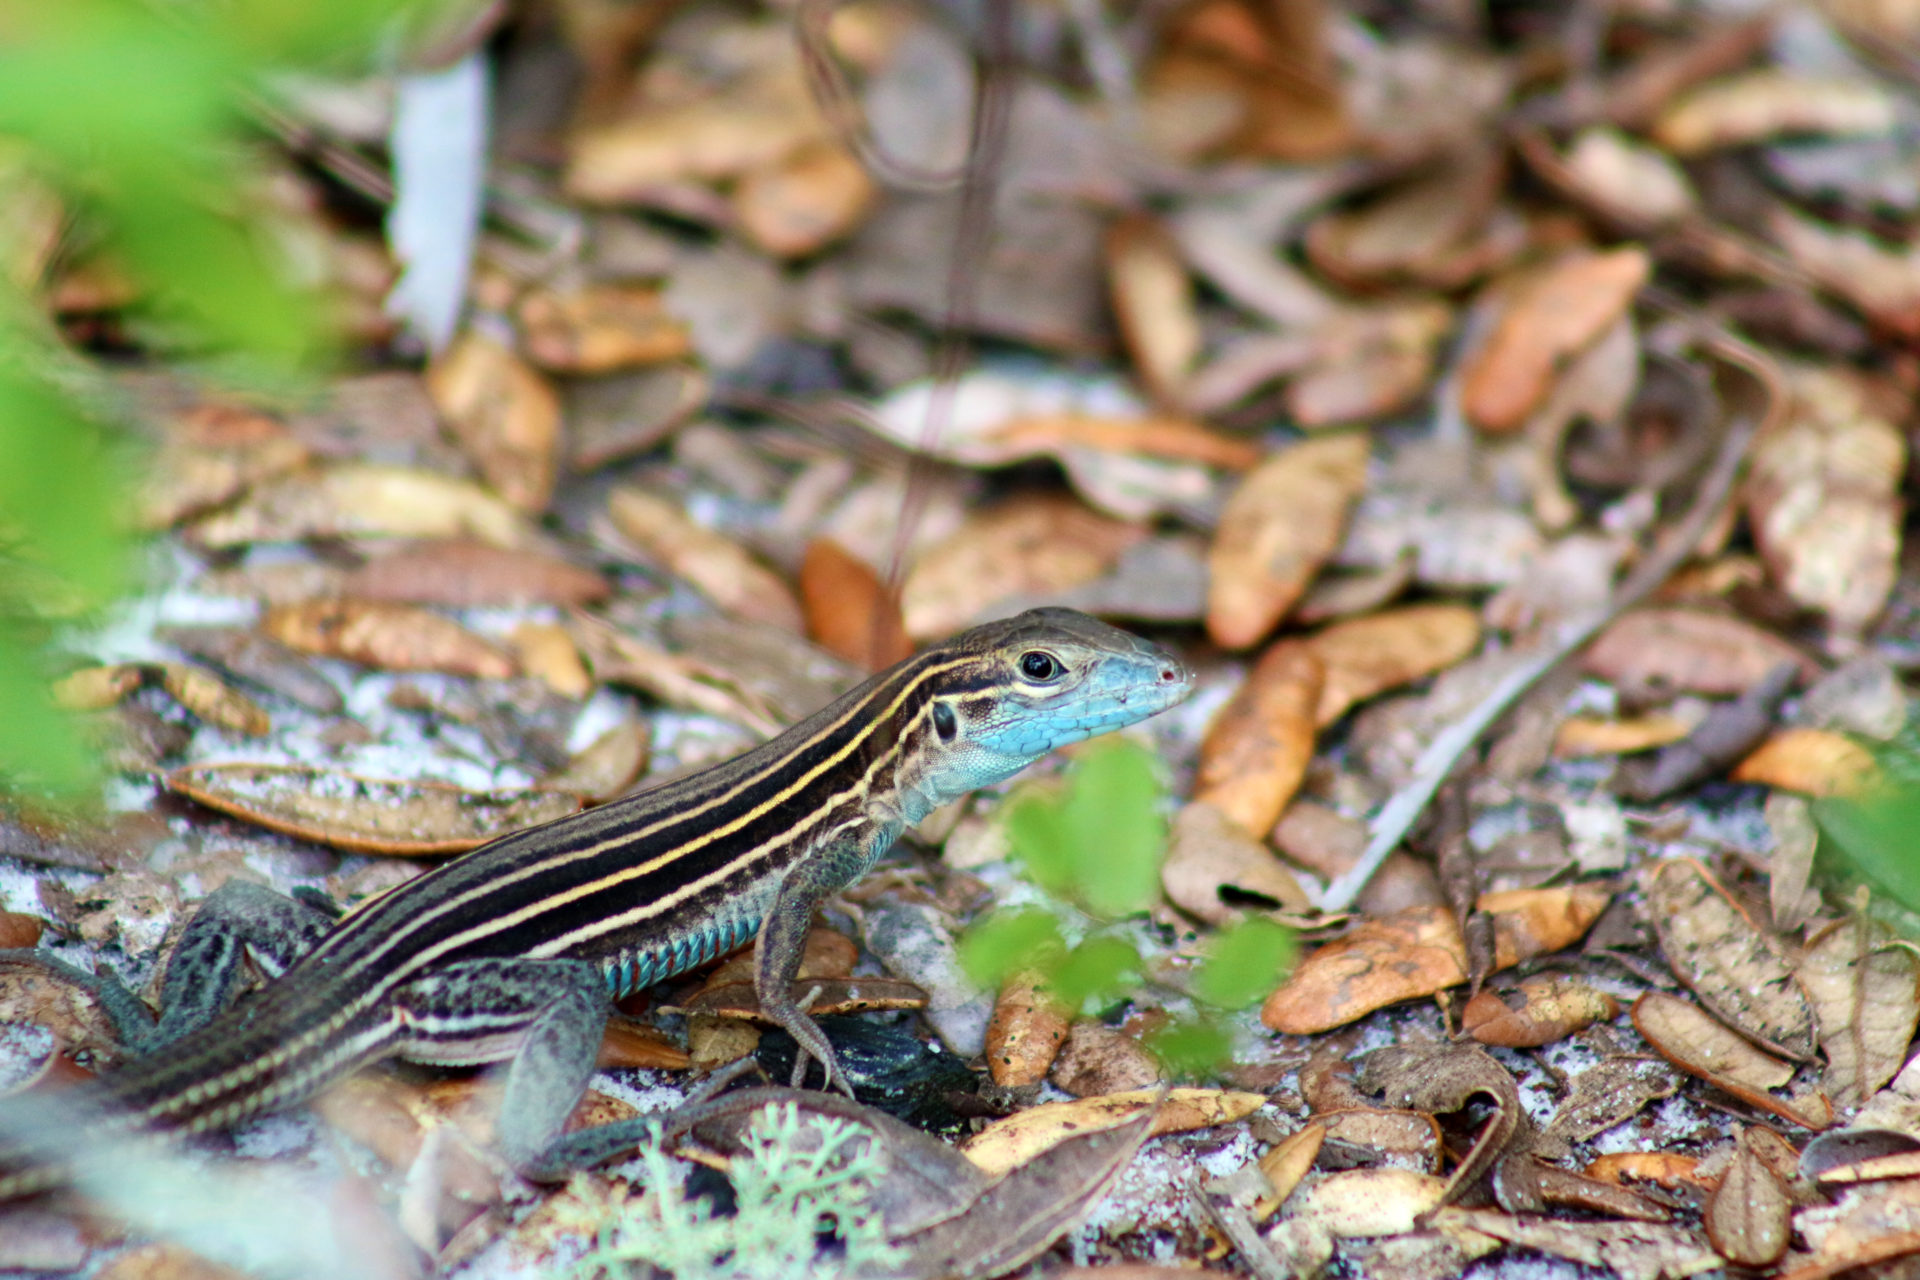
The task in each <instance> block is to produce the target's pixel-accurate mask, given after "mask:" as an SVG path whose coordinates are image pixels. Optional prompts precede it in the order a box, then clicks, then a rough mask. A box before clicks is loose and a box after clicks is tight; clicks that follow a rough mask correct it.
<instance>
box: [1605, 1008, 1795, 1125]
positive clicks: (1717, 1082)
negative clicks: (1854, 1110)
mask: <svg viewBox="0 0 1920 1280" xmlns="http://www.w3.org/2000/svg"><path fill="white" fill-rule="evenodd" d="M1633 1027H1634V1030H1636V1031H1638V1032H1639V1033H1640V1034H1641V1036H1643V1037H1644V1038H1645V1039H1646V1041H1647V1043H1648V1044H1650V1045H1652V1046H1653V1047H1654V1050H1655V1051H1656V1052H1658V1053H1659V1055H1660V1056H1661V1057H1663V1058H1665V1059H1666V1060H1667V1061H1668V1062H1671V1063H1672V1064H1673V1065H1674V1066H1676V1067H1678V1068H1680V1069H1681V1070H1682V1071H1685V1072H1686V1073H1687V1074H1689V1075H1694V1076H1698V1077H1700V1078H1701V1079H1702V1080H1705V1081H1707V1082H1708V1083H1709V1084H1711V1085H1713V1086H1714V1087H1715V1088H1718V1089H1724V1090H1725V1091H1726V1092H1728V1093H1730V1094H1732V1095H1733V1096H1734V1097H1736V1098H1739V1099H1740V1100H1741V1101H1742V1102H1745V1103H1747V1104H1748V1105H1750V1106H1755V1107H1759V1108H1760V1109H1761V1110H1763V1111H1766V1112H1768V1113H1770V1114H1772V1115H1776V1116H1779V1117H1780V1118H1781V1119H1783V1120H1786V1121H1788V1122H1790V1123H1792V1124H1797V1125H1799V1126H1801V1127H1802V1128H1806V1129H1824V1128H1826V1127H1827V1126H1828V1125H1829V1124H1831V1123H1833V1107H1832V1104H1831V1103H1829V1102H1828V1101H1827V1099H1826V1096H1825V1095H1824V1094H1818V1093H1816V1094H1811V1095H1808V1096H1805V1097H1800V1098H1795V1099H1793V1100H1792V1101H1782V1100H1781V1099H1779V1098H1776V1097H1774V1096H1773V1095H1772V1094H1771V1093H1769V1092H1767V1091H1768V1090H1769V1089H1776V1088H1779V1087H1780V1086H1781V1085H1784V1084H1785V1083H1786V1082H1787V1081H1789V1080H1791V1079H1792V1078H1793V1065H1792V1064H1791V1063H1787V1062H1782V1061H1780V1060H1779V1059H1778V1058H1772V1057H1769V1056H1767V1055H1766V1054H1764V1053H1762V1052H1761V1051H1760V1050H1758V1049H1756V1048H1754V1047H1753V1045H1751V1044H1749V1043H1748V1042H1747V1041H1746V1040H1745V1039H1743V1038H1742V1037H1741V1036H1740V1035H1738V1034H1737V1033H1736V1032H1734V1031H1732V1030H1730V1029H1729V1028H1727V1027H1725V1026H1723V1025H1721V1024H1720V1023H1718V1022H1716V1021H1714V1019H1713V1018H1711V1017H1709V1016H1708V1015H1707V1013H1706V1011H1705V1010H1703V1009H1701V1008H1700V1007H1699V1006H1697V1005H1695V1004H1693V1003H1692V1002H1691V1001H1688V1000H1682V999H1680V998H1679V997H1678V996H1670V995H1667V994H1666V993H1665V992H1661V991H1648V992H1645V993H1644V994H1642V995H1641V997H1640V998H1639V999H1638V1000H1636V1001H1634V1004H1633Z"/></svg>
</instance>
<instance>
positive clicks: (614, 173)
mask: <svg viewBox="0 0 1920 1280" xmlns="http://www.w3.org/2000/svg"><path fill="white" fill-rule="evenodd" d="M827 136H828V128H827V125H826V122H825V121H823V120H822V119H821V118H820V114H819V112H818V111H816V110H815V109H814V106H813V101H812V98H811V96H810V95H809V94H808V92H807V88H806V84H805V82H804V81H803V80H802V79H801V77H800V74H799V72H798V70H797V69H795V70H791V71H776V72H772V73H768V74H764V75H762V76H760V77H758V78H756V79H755V80H753V81H752V82H751V83H748V84H743V85H736V86H733V87H732V88H731V89H730V90H729V92H727V93H725V94H719V95H714V96H712V97H706V98H700V99H697V100H695V101H692V102H687V103H683V104H680V105H675V106H661V107H654V108H652V109H649V110H646V111H642V112H640V113H638V114H635V115H631V116H628V117H627V118H626V119H623V120H621V121H620V122H618V123H616V124H610V125H606V126H604V127H601V128H594V129H587V130H582V131H581V132H580V133H578V134H576V135H575V137H574V138H573V140H572V147H571V154H570V156H569V158H568V162H567V169H566V175H565V177H564V179H563V185H564V186H565V189H566V192H567V194H568V195H570V196H572V197H574V198H576V199H579V200H585V201H588V202H590V203H594V204H617V203H623V202H628V201H638V200H644V199H646V198H647V197H649V196H650V195H653V194H655V193H656V192H658V191H659V189H660V188H662V187H664V186H666V185H667V184H669V183H675V182H681V181H685V180H687V179H689V178H691V179H697V180H701V181H713V180H717V179H724V178H733V177H738V176H740V175H742V174H745V173H748V172H751V171H752V170H755V169H762V168H765V167H766V166H768V165H770V164H773V163H775V162H777V161H779V160H780V159H781V158H782V157H784V156H787V155H790V154H792V153H793V152H795V151H797V150H799V149H800V148H801V147H803V146H805V145H807V144H808V143H812V142H819V141H824V140H826V138H827Z"/></svg>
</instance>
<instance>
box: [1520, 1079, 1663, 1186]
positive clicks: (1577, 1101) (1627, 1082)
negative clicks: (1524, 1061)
mask: <svg viewBox="0 0 1920 1280" xmlns="http://www.w3.org/2000/svg"><path fill="white" fill-rule="evenodd" d="M1680 1083H1681V1078H1680V1075H1679V1073H1678V1072H1676V1071H1674V1069H1673V1068H1672V1067H1669V1066H1668V1065H1667V1064H1666V1063H1665V1062H1663V1061H1661V1060H1660V1059H1659V1058H1655V1057H1649V1056H1643V1055H1635V1056H1633V1057H1626V1056H1618V1057H1608V1058H1603V1059H1601V1060H1600V1061H1599V1062H1596V1063H1594V1064H1593V1065H1592V1066H1591V1067H1588V1068H1587V1069H1586V1070H1585V1071H1582V1072H1580V1073H1579V1074H1578V1075H1576V1076H1575V1077H1574V1078H1573V1088H1572V1090H1571V1091H1570V1092H1569V1093H1568V1094H1567V1096H1566V1098H1565V1099H1564V1100H1563V1101H1562V1102H1561V1103H1560V1105H1559V1106H1558V1107H1556V1108H1554V1112H1553V1118H1552V1119H1551V1120H1549V1121H1548V1122H1547V1124H1546V1127H1545V1128H1543V1129H1542V1130H1541V1131H1540V1133H1539V1135H1538V1136H1537V1137H1536V1138H1535V1139H1534V1143H1533V1152H1534V1154H1535V1155H1537V1156H1539V1157H1540V1158H1541V1159H1543V1160H1557V1159H1561V1158H1562V1157H1564V1156H1565V1155H1566V1154H1567V1153H1568V1152H1569V1151H1570V1150H1572V1148H1573V1144H1575V1143H1576V1142H1585V1141H1587V1140H1588V1139H1590V1138H1593V1137H1596V1136H1597V1135H1599V1134H1602V1133H1605V1132H1606V1131H1607V1130H1608V1129H1611V1128H1613V1127H1614V1126H1615V1125H1617V1124H1620V1123H1622V1122H1624V1121H1627V1120H1630V1119H1632V1118H1633V1117H1634V1116H1636V1115H1638V1114H1640V1112H1641V1111H1642V1110H1643V1109H1645V1108H1646V1107H1647V1106H1648V1105H1649V1104H1650V1103H1654V1102H1659V1101H1661V1100H1662V1099H1665V1098H1671V1097H1672V1096H1673V1095H1674V1094H1676V1093H1678V1092H1680Z"/></svg>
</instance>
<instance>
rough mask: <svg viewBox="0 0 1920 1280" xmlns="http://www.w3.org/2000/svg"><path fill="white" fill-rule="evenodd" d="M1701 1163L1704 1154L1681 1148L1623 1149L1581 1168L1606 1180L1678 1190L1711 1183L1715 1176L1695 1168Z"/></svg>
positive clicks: (1590, 1176)
mask: <svg viewBox="0 0 1920 1280" xmlns="http://www.w3.org/2000/svg"><path fill="white" fill-rule="evenodd" d="M1699 1167H1700V1157H1698V1156H1688V1155H1681V1154H1680V1153H1679V1152H1677V1151H1621V1152H1616V1153H1615V1154H1612V1155H1604V1156H1595V1157H1594V1158H1593V1160H1592V1161H1590V1162H1589V1163H1588V1165H1587V1167H1586V1168H1585V1169H1582V1170H1581V1172H1582V1173H1584V1174H1586V1175H1587V1176H1588V1177H1589V1178H1597V1179H1599V1180H1600V1181H1602V1182H1617V1183H1621V1184H1623V1185H1624V1184H1625V1183H1627V1182H1630V1181H1631V1182H1651V1183H1653V1184H1654V1185H1655V1186H1658V1187H1665V1188H1667V1189H1668V1190H1669V1191H1674V1190H1678V1189H1679V1188H1680V1187H1681V1186H1682V1185H1684V1184H1690V1185H1692V1186H1696V1187H1703V1188H1704V1187H1710V1186H1711V1185H1712V1180H1711V1179H1707V1178H1702V1177H1700V1176H1699V1175H1698V1174H1697V1173H1696V1172H1695V1170H1697V1169H1698V1168H1699Z"/></svg>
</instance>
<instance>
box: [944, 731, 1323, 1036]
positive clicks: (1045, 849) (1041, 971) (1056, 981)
mask: <svg viewBox="0 0 1920 1280" xmlns="http://www.w3.org/2000/svg"><path fill="white" fill-rule="evenodd" d="M1165 802H1166V791H1165V788H1164V786H1163V785H1162V784H1161V782H1160V778H1159V775H1158V772H1157V769H1156V767H1155V762H1154V759H1153V757H1152V755H1151V754H1149V753H1148V752H1147V751H1146V750H1144V749H1143V748H1141V747H1139V746H1136V745H1134V744H1133V743H1130V742H1127V741H1126V740H1124V739H1114V740H1110V741H1107V742H1102V743H1098V744H1096V745H1094V746H1092V747H1089V748H1088V749H1087V750H1086V751H1085V752H1083V753H1082V754H1081V756H1080V758H1079V759H1078V760H1077V761H1076V762H1075V764H1074V766H1073V768H1072V769H1071V770H1070V771H1069V772H1068V775H1067V778H1066V779H1065V781H1064V783H1063V784H1061V785H1060V786H1057V787H1044V786H1037V787H1030V788H1027V789H1025V790H1023V791H1022V792H1020V793H1019V794H1018V795H1016V796H1015V797H1014V798H1013V799H1012V800H1010V801H1009V802H1008V805H1007V814H1006V824H1007V835H1008V840H1009V844H1010V845H1011V849H1012V853H1013V856H1014V859H1015V860H1016V861H1017V862H1018V863H1019V864H1020V866H1021V868H1022V870H1023V871H1025V873H1026V874H1027V876H1028V877H1029V878H1030V879H1031V880H1032V881H1033V882H1034V883H1035V884H1037V885H1038V886H1040V887H1041V888H1042V889H1045V890H1046V891H1047V892H1048V893H1049V894H1050V895H1052V896H1053V897H1054V898H1055V899H1057V900H1059V902H1060V903H1061V904H1062V906H1061V907H1059V908H1042V907H1026V908H1022V909H1020V910H1016V911H1008V912H998V913H995V914H993V915H991V916H989V917H988V918H987V919H986V920H985V921H983V922H981V923H980V924H979V925H977V926H975V927H974V928H973V929H970V930H969V931H968V932H967V934H966V936H965V937H963V938H962V939H961V941H960V958H961V963H962V964H963V965H964V966H965V968H966V970H967V973H968V976H970V977H971V978H972V979H973V980H974V981H975V982H978V983H979V984H981V985H982V986H985V987H989V988H993V987H998V986H1000V985H1002V984H1003V983H1005V982H1006V981H1007V980H1008V979H1010V978H1012V977H1014V976H1016V975H1019V974H1029V975H1032V976H1033V977H1034V978H1036V979H1037V980H1038V982H1039V984H1040V985H1041V986H1042V987H1043V988H1045V989H1046V990H1047V991H1048V992H1049V993H1050V994H1051V995H1052V996H1053V998H1054V999H1055V1000H1057V1001H1058V1002H1059V1003H1060V1004H1061V1006H1063V1007H1064V1008H1066V1009H1067V1010H1068V1011H1069V1012H1071V1013H1076V1014H1077V1013H1081V1012H1084V1011H1086V1010H1087V1009H1089V1008H1090V1007H1092V1008H1098V1007H1100V1006H1103V1005H1106V1004H1110V1003H1111V1002H1112V1001H1114V1000H1115V999H1117V998H1119V997H1123V996H1125V995H1127V994H1128V993H1129V992H1130V991H1133V990H1135V989H1137V987H1138V986H1139V984H1140V983H1141V982H1143V981H1144V978H1143V974H1144V971H1145V966H1144V963H1143V962H1142V960H1141V957H1140V952H1139V949H1138V948H1137V947H1135V946H1134V944H1133V943H1132V942H1131V941H1130V940H1128V939H1127V938H1125V937H1123V936H1120V934H1119V933H1118V932H1117V931H1116V926H1118V924H1119V923H1120V922H1121V921H1122V920H1124V919H1125V918H1127V917H1128V916H1132V915H1138V914H1139V913H1141V912H1143V911H1146V910H1147V909H1148V908H1150V907H1151V906H1152V905H1153V904H1154V903H1155V902H1156V901H1157V900H1158V898H1159V891H1160V867H1161V864H1162V863H1163V862H1164V860H1165V857H1166V841H1167V828H1166V822H1165V820H1164V818H1163V817H1162V816H1161V815H1162V813H1163V812H1164V809H1165ZM1076 934H1077V935H1079V936H1080V941H1079V942H1077V943H1076V944H1074V945H1071V946H1069V945H1068V943H1067V941H1066V939H1067V938H1068V937H1069V936H1070V935H1076ZM1293 955H1294V944H1293V935H1292V933H1291V932H1289V931H1288V930H1287V929H1285V928H1284V927H1282V926H1281V925H1278V924H1276V923H1274V922H1273V921H1271V920H1266V919H1262V918H1259V917H1253V918H1249V919H1246V920H1243V921H1240V922H1238V923H1236V924H1233V925H1230V926H1228V927H1227V928H1225V929H1222V930H1221V931H1220V932H1219V933H1217V934H1216V935H1214V936H1213V938H1211V939H1210V940H1209V942H1208V945H1207V949H1206V955H1205V957H1204V958H1203V959H1202V960H1201V962H1200V964H1199V965H1198V967H1197V968H1196V969H1195V971H1194V975H1193V988H1192V993H1193V996H1194V998H1195V999H1196V1000H1198V1001H1199V1002H1200V1003H1201V1004H1202V1005H1205V1006H1209V1007H1210V1008H1211V1009H1213V1010H1216V1011H1229V1010H1235V1009H1242V1008H1245V1007H1246V1006H1248V1005H1250V1004H1252V1003H1254V1002H1256V1001H1258V1000H1260V999H1262V998H1263V997H1264V996H1265V995H1266V994H1267V993H1268V992H1270V991H1272V990H1273V989H1274V987H1275V986H1276V985H1277V984H1278V983H1279V981H1280V979H1281V978H1282V977H1284V976H1285V974H1286V971H1287V968H1288V967H1289V966H1290V965H1291V964H1292V963H1293ZM1147 1044H1148V1047H1149V1048H1151V1049H1153V1050H1154V1052H1156V1053H1157V1054H1159V1055H1160V1056H1161V1058H1162V1060H1163V1061H1165V1062H1166V1063H1167V1065H1168V1066H1169V1067H1171V1068H1172V1069H1173V1070H1175V1071H1177V1072H1183V1073H1191V1074H1204V1073H1206V1072H1208V1071H1210V1070H1212V1069H1214V1068H1216V1067H1217V1066H1218V1065H1219V1064H1220V1063H1221V1062H1223V1061H1225V1060H1226V1058H1227V1057H1228V1055H1229V1053H1230V1051H1231V1049H1232V1045H1231V1042H1230V1039H1229V1037H1228V1035H1227V1032H1226V1030H1225V1028H1223V1027H1222V1026H1220V1025H1219V1023H1218V1021H1217V1019H1216V1020H1211V1021H1210V1020H1206V1019H1205V1018H1176V1019H1174V1020H1172V1021H1171V1022H1169V1023H1168V1024H1166V1025H1164V1026H1162V1027H1161V1028H1160V1029H1159V1030H1157V1031H1156V1032H1155V1033H1154V1034H1153V1035H1152V1036H1150V1037H1148V1040H1147Z"/></svg>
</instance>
